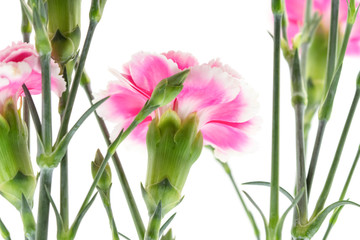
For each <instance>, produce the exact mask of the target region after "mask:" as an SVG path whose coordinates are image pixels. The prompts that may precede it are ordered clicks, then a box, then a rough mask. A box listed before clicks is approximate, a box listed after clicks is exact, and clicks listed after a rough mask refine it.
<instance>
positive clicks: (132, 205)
mask: <svg viewBox="0 0 360 240" xmlns="http://www.w3.org/2000/svg"><path fill="white" fill-rule="evenodd" d="M83 87H84V90H85V92H86V95H87V97H88V99H89V101H90V103H91V104H92V100H93V99H94V96H93V94H92V90H91V86H90V83H87V84H85V85H84V86H83ZM94 114H95V117H96V120H97V122H98V124H99V127H100V130H101V132H102V134H103V136H104V139H105V142H106V144H107V145H108V146H110V144H111V142H110V140H109V139H110V134H109V131H108V129H107V127H106V124H105V122H104V120H103V119H102V118H101V117H100V116H99V115H98V114H97V113H96V112H95V113H94ZM112 160H113V164H114V166H115V169H116V173H117V175H118V178H119V181H120V184H121V187H122V189H123V192H124V195H125V198H126V201H127V204H128V206H129V210H130V212H131V216H132V218H133V221H134V225H135V227H136V231H137V233H138V236H139V239H143V238H144V235H145V226H144V223H143V221H142V219H141V216H140V212H139V210H138V207H137V204H136V202H135V198H134V195H133V194H132V191H131V188H130V185H129V182H128V180H127V177H126V174H125V171H124V169H123V167H122V164H121V161H120V158H119V156H118V154H117V153H116V152H115V153H114V155H113V156H112Z"/></svg>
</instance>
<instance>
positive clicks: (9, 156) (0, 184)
mask: <svg viewBox="0 0 360 240" xmlns="http://www.w3.org/2000/svg"><path fill="white" fill-rule="evenodd" d="M27 136H28V133H27V128H26V126H25V124H24V123H23V121H22V120H21V119H20V116H19V113H18V111H17V109H16V105H15V103H14V101H13V99H12V98H9V99H8V100H6V101H5V104H4V106H3V109H2V110H1V112H0V194H1V195H2V196H3V197H5V198H6V199H7V200H8V201H9V202H10V203H11V204H13V205H14V206H15V207H16V208H17V209H18V210H20V208H21V201H22V194H23V195H24V196H25V198H26V200H27V201H28V202H29V203H30V205H31V204H32V199H33V195H34V191H35V186H36V178H35V175H34V172H33V169H32V165H31V161H30V155H29V151H28V142H27V139H28V137H27Z"/></svg>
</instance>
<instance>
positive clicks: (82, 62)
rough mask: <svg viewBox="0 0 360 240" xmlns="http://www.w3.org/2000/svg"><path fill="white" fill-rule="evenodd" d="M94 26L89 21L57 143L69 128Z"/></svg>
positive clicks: (93, 22)
mask: <svg viewBox="0 0 360 240" xmlns="http://www.w3.org/2000/svg"><path fill="white" fill-rule="evenodd" d="M96 25H97V22H96V21H93V20H91V21H90V24H89V28H88V31H87V35H86V38H85V42H84V46H83V50H82V52H81V55H80V60H79V65H78V67H77V69H76V72H75V77H74V81H73V84H72V85H71V90H70V94H69V97H68V100H67V103H66V107H65V110H64V114H63V119H64V121H63V122H62V123H61V126H60V130H59V134H58V137H57V142H59V141H60V139H61V136H64V135H65V134H66V130H67V128H68V126H69V121H70V116H71V112H72V108H73V106H74V102H75V98H76V93H77V90H78V87H79V84H80V80H81V75H82V73H83V70H84V67H85V61H86V57H87V54H88V52H89V48H90V44H91V40H92V37H93V35H94V32H95V28H96Z"/></svg>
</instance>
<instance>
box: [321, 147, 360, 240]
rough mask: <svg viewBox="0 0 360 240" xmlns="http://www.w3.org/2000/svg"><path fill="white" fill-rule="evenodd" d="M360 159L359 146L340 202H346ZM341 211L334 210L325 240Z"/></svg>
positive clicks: (338, 209)
mask: <svg viewBox="0 0 360 240" xmlns="http://www.w3.org/2000/svg"><path fill="white" fill-rule="evenodd" d="M359 157H360V146H359V148H358V151H357V153H356V156H355V159H354V162H353V164H352V166H351V169H350V172H349V175H348V177H347V179H346V182H345V185H344V188H343V190H342V192H341V195H340V198H339V201H342V200H344V198H345V195H346V192H347V189H348V187H349V184H350V181H351V179H352V176H353V174H354V171H355V168H356V165H357V163H358V161H359ZM340 210H341V207H340V208H337V209H335V210H334V213H333V215H332V216H331V218H330V222H329V226H328V228H327V229H326V232H325V235H324V238H323V240H326V239H327V237H328V236H329V234H330V231H331V229H332V228H333V226H334V224H335V222H336V220H337V218H338V216H339V214H340Z"/></svg>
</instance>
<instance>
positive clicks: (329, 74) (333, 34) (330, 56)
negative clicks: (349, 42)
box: [324, 0, 339, 94]
mask: <svg viewBox="0 0 360 240" xmlns="http://www.w3.org/2000/svg"><path fill="white" fill-rule="evenodd" d="M330 17H331V20H330V33H329V45H328V53H327V66H326V75H325V86H324V89H325V91H324V93H325V94H326V93H327V91H328V89H329V86H330V83H331V80H332V78H333V75H334V72H335V71H336V69H335V63H336V54H337V41H338V18H339V0H331V16H330Z"/></svg>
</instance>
